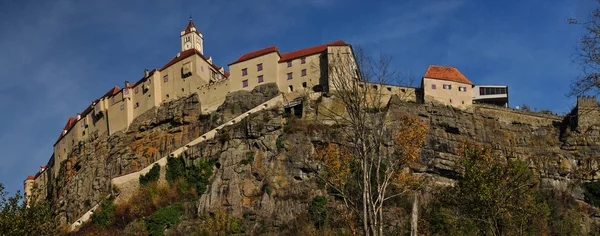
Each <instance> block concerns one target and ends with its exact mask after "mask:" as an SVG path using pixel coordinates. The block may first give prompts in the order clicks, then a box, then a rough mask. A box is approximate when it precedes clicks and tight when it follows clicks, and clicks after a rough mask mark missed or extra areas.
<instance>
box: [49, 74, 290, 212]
mask: <svg viewBox="0 0 600 236" xmlns="http://www.w3.org/2000/svg"><path fill="white" fill-rule="evenodd" d="M278 94H279V92H278V90H277V87H276V85H274V84H266V85H263V86H259V87H257V88H256V89H254V90H253V91H251V92H247V91H239V92H235V93H231V94H229V95H228V96H227V102H226V103H225V104H224V105H223V106H222V107H220V108H219V109H218V111H217V112H216V113H212V114H201V110H200V103H201V101H199V100H198V96H197V95H196V94H194V95H192V96H189V97H186V98H181V99H178V100H174V101H169V102H166V103H163V104H162V105H161V106H160V107H158V108H155V109H153V110H149V111H147V112H146V113H144V114H142V115H141V116H139V117H138V118H136V119H135V120H134V121H133V122H132V124H131V125H130V127H129V128H128V129H127V131H125V132H118V133H116V134H114V135H111V136H110V137H108V136H102V137H98V138H97V139H95V140H91V141H88V142H80V143H79V145H77V147H76V148H74V149H73V150H72V152H71V153H70V155H69V158H67V160H66V161H64V162H63V163H61V164H60V165H61V166H60V170H59V173H58V177H57V178H56V179H54V180H52V181H51V183H50V185H52V187H51V188H49V189H51V193H50V194H49V198H50V199H51V201H52V204H53V206H54V208H55V211H56V213H57V214H58V216H59V219H60V221H61V222H62V223H68V224H70V223H72V222H73V221H74V220H75V219H77V218H79V217H80V216H81V215H82V214H83V213H84V212H86V211H88V210H89V209H90V208H91V207H93V206H95V205H96V204H98V203H99V202H101V201H102V200H103V199H104V198H105V197H106V196H107V195H108V194H110V193H111V191H112V189H111V186H110V180H111V179H112V178H114V177H117V176H121V175H124V174H127V173H131V172H135V171H138V170H140V169H142V168H144V167H146V166H148V165H149V164H151V163H152V162H154V161H156V160H158V159H159V158H161V157H163V156H165V155H167V154H168V153H170V152H171V151H172V150H175V149H177V148H179V147H181V146H183V145H184V144H186V143H188V142H189V141H191V140H193V139H195V138H197V137H198V136H199V135H201V134H203V133H205V132H206V131H209V130H211V129H212V128H214V127H216V126H218V125H220V124H221V123H223V122H224V121H226V120H228V119H229V117H230V116H235V115H236V114H240V113H242V112H244V111H246V109H247V107H253V106H257V105H259V104H260V103H262V102H264V101H266V100H268V99H270V98H272V97H274V96H276V95H278Z"/></svg>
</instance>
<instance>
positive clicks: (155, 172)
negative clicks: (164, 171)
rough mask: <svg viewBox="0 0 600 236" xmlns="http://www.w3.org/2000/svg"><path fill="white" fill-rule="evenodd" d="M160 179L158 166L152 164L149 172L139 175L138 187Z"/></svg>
mask: <svg viewBox="0 0 600 236" xmlns="http://www.w3.org/2000/svg"><path fill="white" fill-rule="evenodd" d="M159 177H160V166H159V165H158V164H154V166H152V168H151V169H150V171H148V173H146V174H145V175H140V185H142V186H144V185H147V184H148V183H151V182H156V181H157V180H158V178H159Z"/></svg>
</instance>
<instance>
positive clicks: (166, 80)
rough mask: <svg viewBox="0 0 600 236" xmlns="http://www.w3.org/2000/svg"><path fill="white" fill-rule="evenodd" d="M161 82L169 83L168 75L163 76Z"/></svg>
mask: <svg viewBox="0 0 600 236" xmlns="http://www.w3.org/2000/svg"><path fill="white" fill-rule="evenodd" d="M163 81H165V83H166V82H169V75H165V76H163Z"/></svg>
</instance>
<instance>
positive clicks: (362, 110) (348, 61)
mask: <svg viewBox="0 0 600 236" xmlns="http://www.w3.org/2000/svg"><path fill="white" fill-rule="evenodd" d="M327 60H328V78H329V95H331V97H332V98H331V100H332V103H337V105H338V106H337V107H338V108H340V107H341V109H336V108H335V107H336V106H335V105H333V104H330V105H331V106H324V107H323V108H324V109H326V110H327V112H326V113H324V114H323V115H325V116H328V118H329V120H331V121H333V122H335V123H336V124H337V126H338V127H342V128H341V129H342V130H343V135H341V137H340V139H342V140H343V141H339V145H335V146H332V145H329V146H327V147H326V148H322V149H320V150H318V151H317V152H316V155H315V157H316V158H317V159H320V160H321V161H322V162H323V163H324V166H325V168H326V174H327V176H325V178H323V179H325V180H326V183H327V185H328V187H330V188H332V189H333V190H334V192H335V194H336V195H337V196H338V197H341V198H342V199H343V200H344V202H345V204H346V207H347V208H348V209H350V210H351V211H352V212H354V214H356V215H357V216H358V217H359V219H360V220H361V223H362V228H363V231H364V234H365V235H382V234H383V225H384V220H385V219H384V216H383V209H384V205H385V203H386V201H388V200H390V199H392V198H395V197H398V196H401V195H404V194H408V193H410V192H411V188H410V187H411V186H414V183H415V182H416V181H415V179H414V178H413V175H411V173H410V170H409V169H408V168H407V166H408V164H409V163H410V162H411V161H413V160H415V159H416V157H417V156H418V154H419V152H420V147H421V146H422V144H423V142H424V140H425V136H426V133H427V129H428V127H427V125H426V124H425V123H423V122H421V121H420V120H419V119H418V118H414V117H408V116H403V117H394V119H396V120H397V122H398V125H397V126H398V127H394V130H393V132H391V130H390V129H389V128H388V124H387V123H388V121H389V119H388V113H387V103H388V101H386V99H384V98H386V97H389V94H387V92H388V91H387V90H386V89H383V85H384V82H385V81H386V80H390V79H394V78H395V77H396V75H397V73H395V72H393V70H391V69H390V61H391V60H390V58H388V57H384V56H381V57H379V58H378V59H376V60H374V59H373V58H371V57H369V56H367V55H366V54H365V53H364V51H363V50H362V49H360V48H358V49H357V50H355V51H352V49H351V48H350V47H336V48H333V50H330V51H329V54H328V58H327ZM340 149H341V150H340ZM354 186H357V187H356V188H353V187H354Z"/></svg>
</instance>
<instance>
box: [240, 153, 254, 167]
mask: <svg viewBox="0 0 600 236" xmlns="http://www.w3.org/2000/svg"><path fill="white" fill-rule="evenodd" d="M252 162H254V152H252V151H250V152H247V153H246V159H244V160H241V161H240V164H242V165H248V164H250V163H252Z"/></svg>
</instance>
